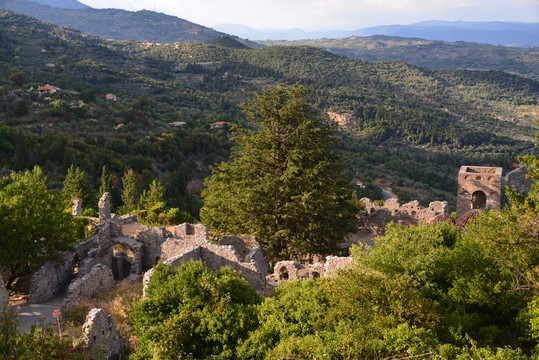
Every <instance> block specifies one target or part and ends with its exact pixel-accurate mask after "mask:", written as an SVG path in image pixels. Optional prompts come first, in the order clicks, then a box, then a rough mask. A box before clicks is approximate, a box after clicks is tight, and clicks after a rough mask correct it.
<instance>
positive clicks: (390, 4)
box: [79, 0, 539, 31]
mask: <svg viewBox="0 0 539 360" xmlns="http://www.w3.org/2000/svg"><path fill="white" fill-rule="evenodd" d="M79 1H80V2H82V3H84V4H86V5H88V6H91V7H93V8H110V7H114V8H119V9H125V10H142V9H146V10H155V11H158V12H162V13H165V14H169V15H175V16H177V17H179V18H182V19H185V20H188V21H191V22H194V23H197V24H200V25H204V26H208V27H214V26H216V25H219V24H241V25H246V26H249V27H251V28H255V29H265V28H272V29H292V28H300V29H303V30H307V31H314V30H337V29H339V30H356V29H360V28H363V27H368V26H377V25H392V24H411V23H414V22H418V21H424V20H449V21H455V20H462V21H523V22H539V0H115V1H114V2H111V1H110V0H79ZM111 4H113V5H112V6H111Z"/></svg>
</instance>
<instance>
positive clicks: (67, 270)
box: [28, 252, 75, 304]
mask: <svg viewBox="0 0 539 360" xmlns="http://www.w3.org/2000/svg"><path fill="white" fill-rule="evenodd" d="M74 257H75V254H74V253H70V252H64V253H63V254H62V257H61V259H60V260H59V261H47V262H46V263H45V264H43V265H41V266H40V267H39V268H38V270H37V271H36V272H35V273H34V274H33V275H32V278H31V280H30V296H29V297H28V302H29V303H34V304H35V303H42V302H46V301H48V300H50V299H52V298H53V297H54V296H55V295H56V294H58V293H59V292H60V291H61V290H63V289H65V287H66V286H67V285H68V284H69V282H70V281H71V279H73V269H72V266H73V259H74Z"/></svg>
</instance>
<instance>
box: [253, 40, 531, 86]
mask: <svg viewBox="0 0 539 360" xmlns="http://www.w3.org/2000/svg"><path fill="white" fill-rule="evenodd" d="M261 44H264V45H268V46H272V45H280V46H297V45H308V46H315V47H318V48H322V49H324V50H327V51H331V52H333V53H335V54H341V55H346V56H349V57H353V58H359V59H363V60H369V61H384V60H397V61H402V62H406V63H409V64H414V65H420V66H425V67H429V68H432V69H469V70H499V71H505V72H509V73H514V74H519V75H521V76H525V77H528V78H531V79H535V80H539V48H515V47H506V46H494V45H488V44H478V43H466V42H455V43H452V42H444V41H432V40H424V39H417V38H402V37H396V36H383V35H374V36H366V37H346V38H338V39H320V40H298V41H264V42H261Z"/></svg>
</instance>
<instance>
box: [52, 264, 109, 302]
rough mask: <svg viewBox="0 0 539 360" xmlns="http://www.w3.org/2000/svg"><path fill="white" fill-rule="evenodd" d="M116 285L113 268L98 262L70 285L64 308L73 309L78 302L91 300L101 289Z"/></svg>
mask: <svg viewBox="0 0 539 360" xmlns="http://www.w3.org/2000/svg"><path fill="white" fill-rule="evenodd" d="M113 286H114V277H113V275H112V270H111V269H110V268H109V267H108V266H106V265H103V264H97V265H95V266H94V267H93V268H92V271H90V273H88V274H86V275H84V276H83V277H82V278H80V279H77V280H75V281H73V282H72V283H71V285H69V288H68V289H67V294H66V297H65V300H64V304H63V306H62V307H63V308H64V309H71V308H73V307H74V306H75V305H76V304H78V303H80V302H82V301H85V300H89V299H91V298H92V297H94V296H95V295H97V294H98V293H100V292H101V291H105V290H109V289H111V288H112V287H113Z"/></svg>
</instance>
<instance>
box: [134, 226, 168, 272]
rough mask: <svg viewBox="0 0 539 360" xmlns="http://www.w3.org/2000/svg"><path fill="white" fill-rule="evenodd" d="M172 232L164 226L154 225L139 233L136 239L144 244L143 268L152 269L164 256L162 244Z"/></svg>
mask: <svg viewBox="0 0 539 360" xmlns="http://www.w3.org/2000/svg"><path fill="white" fill-rule="evenodd" d="M170 236H171V234H170V232H168V231H167V230H166V229H165V228H164V227H153V228H149V229H147V230H143V231H141V232H139V233H138V234H137V236H136V237H135V239H136V240H137V241H138V242H140V243H141V244H143V256H142V269H143V270H147V269H151V268H152V267H153V266H154V265H155V264H157V262H158V261H159V259H161V258H162V255H161V246H162V245H163V242H164V241H165V239H166V238H167V237H170Z"/></svg>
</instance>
